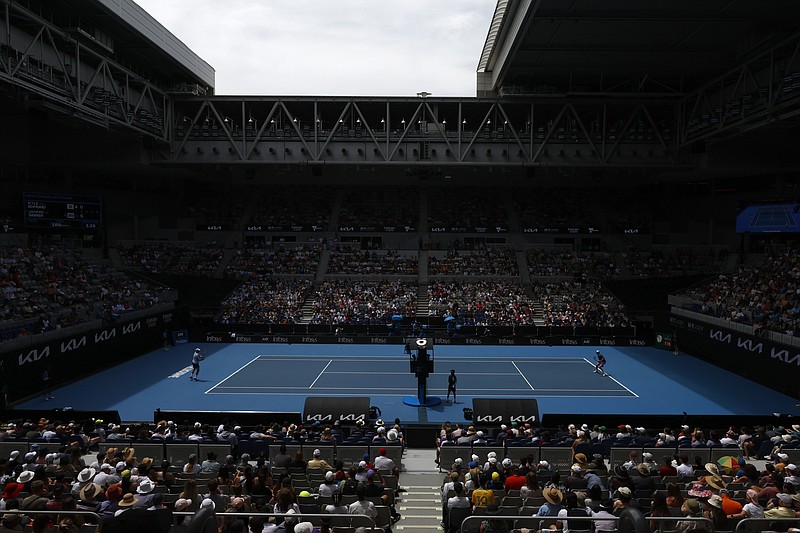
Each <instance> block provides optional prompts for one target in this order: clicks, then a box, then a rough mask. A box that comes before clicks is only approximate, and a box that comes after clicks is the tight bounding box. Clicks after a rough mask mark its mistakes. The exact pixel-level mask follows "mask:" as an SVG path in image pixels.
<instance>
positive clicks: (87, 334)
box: [0, 308, 189, 400]
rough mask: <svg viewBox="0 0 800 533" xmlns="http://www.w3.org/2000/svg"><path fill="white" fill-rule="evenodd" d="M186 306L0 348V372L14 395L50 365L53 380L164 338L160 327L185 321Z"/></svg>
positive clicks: (33, 384)
mask: <svg viewBox="0 0 800 533" xmlns="http://www.w3.org/2000/svg"><path fill="white" fill-rule="evenodd" d="M188 320H189V312H188V309H187V308H177V309H171V310H168V311H163V312H159V313H153V314H151V315H146V316H141V317H138V318H135V319H129V320H126V319H125V318H124V317H123V318H122V319H120V320H119V321H118V322H115V323H113V324H107V325H106V326H105V327H103V328H100V329H94V330H88V331H82V332H79V333H72V334H68V335H65V336H63V337H60V338H57V339H53V340H50V341H48V342H43V343H37V344H31V345H29V346H24V347H21V348H17V349H15V350H12V351H8V352H4V353H2V354H0V369H1V370H2V372H0V378H2V381H5V380H8V381H6V383H7V384H8V385H9V389H10V390H9V398H10V399H12V400H14V399H18V398H20V397H22V396H24V395H26V394H31V393H32V392H38V391H39V390H40V389H41V387H42V384H41V376H42V372H43V371H44V370H46V369H48V366H49V367H50V368H49V371H48V373H49V374H50V375H51V376H52V379H53V381H54V385H55V386H58V385H60V384H61V383H64V382H66V381H69V380H72V379H75V378H77V377H83V376H85V375H86V371H87V369H91V371H93V372H97V371H99V370H104V369H106V368H111V367H112V366H114V365H117V364H119V363H122V362H123V361H126V360H128V359H131V358H133V357H136V356H139V355H141V354H142V353H145V352H147V351H150V350H152V349H154V348H156V347H161V346H162V345H163V343H164V330H165V329H167V330H172V329H173V328H178V327H180V328H181V329H182V328H184V327H185V326H186V323H187V322H188Z"/></svg>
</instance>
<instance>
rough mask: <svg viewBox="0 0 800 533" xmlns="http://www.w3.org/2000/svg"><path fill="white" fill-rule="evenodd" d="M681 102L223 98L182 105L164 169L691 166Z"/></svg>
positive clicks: (547, 98) (176, 109) (558, 98)
mask: <svg viewBox="0 0 800 533" xmlns="http://www.w3.org/2000/svg"><path fill="white" fill-rule="evenodd" d="M678 103H679V100H678V99H677V98H675V99H666V98H637V97H636V96H635V95H634V96H633V97H627V96H620V97H613V96H607V95H604V96H602V97H599V98H597V97H585V98H574V97H564V96H556V95H548V96H542V97H539V98H516V99H515V98H508V99H476V98H463V99H460V98H430V97H427V98H426V97H418V98H370V97H364V98H338V97H272V98H271V97H224V96H216V97H213V98H202V97H194V98H185V97H182V98H176V99H174V113H175V114H174V116H175V123H174V125H173V126H172V130H173V131H174V134H175V138H174V142H173V143H172V150H171V151H166V150H164V151H162V152H160V157H161V160H160V161H159V160H158V159H154V161H153V162H156V163H158V162H161V163H164V164H176V163H177V164H184V163H225V164H269V163H274V164H288V163H298V164H311V165H313V164H357V163H370V164H387V165H391V164H400V165H408V164H410V163H413V164H435V165H454V166H458V165H465V166H469V165H493V166H507V165H511V166H586V167H638V166H643V167H671V168H675V167H684V168H691V167H694V165H695V161H694V159H693V156H692V155H691V154H689V153H688V151H687V153H683V152H682V151H681V150H680V149H679V145H678V142H677V141H678V139H677V138H676V137H675V135H674V132H675V131H676V130H675V126H674V123H675V120H676V109H677V105H678Z"/></svg>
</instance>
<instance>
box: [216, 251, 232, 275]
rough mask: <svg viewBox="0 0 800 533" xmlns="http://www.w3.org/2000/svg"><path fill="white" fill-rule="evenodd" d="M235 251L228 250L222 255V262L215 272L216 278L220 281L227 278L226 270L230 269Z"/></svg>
mask: <svg viewBox="0 0 800 533" xmlns="http://www.w3.org/2000/svg"><path fill="white" fill-rule="evenodd" d="M233 252H234V250H233V249H232V248H226V249H225V252H224V253H223V255H222V261H220V262H219V266H218V267H217V269H216V270H215V271H214V277H215V278H217V279H219V278H222V277H224V276H225V269H226V268H228V263H230V262H231V258H232V257H233Z"/></svg>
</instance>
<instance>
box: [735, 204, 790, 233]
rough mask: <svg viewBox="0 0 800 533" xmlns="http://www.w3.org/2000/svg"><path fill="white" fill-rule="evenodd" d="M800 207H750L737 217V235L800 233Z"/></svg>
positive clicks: (764, 205)
mask: <svg viewBox="0 0 800 533" xmlns="http://www.w3.org/2000/svg"><path fill="white" fill-rule="evenodd" d="M798 211H800V205H799V204H796V203H785V204H762V205H749V206H747V207H745V208H743V209H742V210H741V211H740V212H739V214H738V215H737V216H736V233H800V212H798Z"/></svg>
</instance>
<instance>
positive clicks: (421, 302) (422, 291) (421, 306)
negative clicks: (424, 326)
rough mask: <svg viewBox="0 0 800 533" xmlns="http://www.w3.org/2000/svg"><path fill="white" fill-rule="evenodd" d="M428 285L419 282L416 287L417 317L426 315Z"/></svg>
mask: <svg viewBox="0 0 800 533" xmlns="http://www.w3.org/2000/svg"><path fill="white" fill-rule="evenodd" d="M428 303H429V301H428V286H427V285H425V284H420V285H419V286H418V287H417V309H416V313H417V317H422V318H424V317H427V316H428V309H429V307H428Z"/></svg>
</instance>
